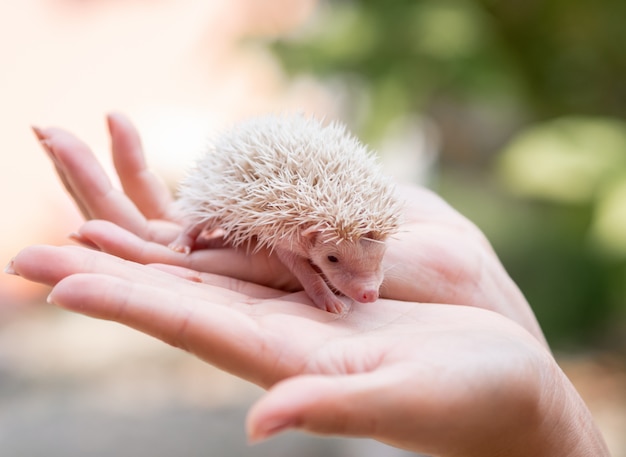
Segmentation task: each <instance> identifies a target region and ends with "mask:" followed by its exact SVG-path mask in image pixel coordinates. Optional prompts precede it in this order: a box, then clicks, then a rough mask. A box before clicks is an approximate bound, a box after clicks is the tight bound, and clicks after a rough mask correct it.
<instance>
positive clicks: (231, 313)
mask: <svg viewBox="0 0 626 457" xmlns="http://www.w3.org/2000/svg"><path fill="white" fill-rule="evenodd" d="M222 299H223V297H222V296H221V295H220V294H219V293H212V294H206V295H205V297H203V298H197V297H193V296H184V299H181V295H180V294H179V293H178V292H177V291H175V290H170V289H168V288H166V287H162V286H155V285H149V284H145V283H138V282H136V281H132V280H127V279H123V278H120V277H114V276H110V275H106V274H75V275H72V276H69V277H67V278H64V279H63V280H61V281H60V282H59V283H58V284H57V285H56V287H55V288H54V289H53V290H52V292H51V293H50V295H49V302H50V303H52V304H55V305H57V306H60V307H62V308H65V309H68V310H71V311H74V312H78V313H81V314H85V315H87V316H90V317H94V318H98V319H105V320H110V321H115V322H119V323H121V324H123V325H126V326H129V327H131V328H134V329H136V330H139V331H141V332H143V333H146V334H148V335H151V336H154V337H155V338H158V339H160V340H162V341H164V342H166V343H167V344H170V345H172V346H175V347H178V348H181V349H183V350H186V351H188V352H191V353H193V354H195V355H197V356H199V357H200V358H202V359H203V360H205V361H207V362H209V363H211V364H213V365H215V366H217V367H218V368H221V369H223V370H225V371H228V372H230V373H233V374H235V375H237V376H240V377H243V378H244V379H248V380H250V381H252V382H257V383H258V382H260V380H261V379H263V378H265V377H269V373H268V372H269V371H270V370H271V369H272V368H273V367H274V366H275V361H274V360H273V351H275V352H279V351H278V350H277V348H268V347H267V345H266V344H264V341H263V334H262V331H261V328H260V327H259V326H258V325H256V323H255V322H254V320H253V319H251V318H250V317H249V316H247V315H246V314H245V313H244V312H241V308H237V307H232V306H223V305H222V304H221V300H222ZM263 348H265V349H267V350H266V351H263V350H262V349H263Z"/></svg>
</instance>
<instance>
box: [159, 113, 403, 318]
mask: <svg viewBox="0 0 626 457" xmlns="http://www.w3.org/2000/svg"><path fill="white" fill-rule="evenodd" d="M178 195H179V199H178V201H177V205H178V207H179V210H180V212H181V214H182V215H183V216H182V217H183V220H184V224H185V229H184V231H183V232H182V233H181V234H180V235H179V236H178V238H177V239H176V240H174V241H173V242H172V243H171V244H170V248H172V249H174V250H175V251H178V252H183V253H189V252H190V251H191V250H192V249H193V248H194V246H195V245H196V244H197V243H196V241H197V239H198V237H201V236H204V234H210V233H214V232H216V231H219V232H220V237H219V240H220V242H221V243H222V244H223V245H227V246H232V247H245V248H246V249H252V250H258V249H261V248H268V249H269V250H270V251H271V252H274V253H276V255H277V256H278V258H279V259H280V260H281V262H282V263H283V264H284V265H285V266H286V267H287V268H288V269H289V270H290V271H291V272H292V273H293V274H294V276H295V277H296V278H297V279H298V280H299V281H300V283H301V285H302V287H303V288H304V290H305V291H306V293H307V294H308V296H309V297H310V298H311V300H312V301H313V302H314V303H315V305H316V306H317V307H319V308H321V309H323V310H326V311H329V312H332V313H341V312H342V311H343V310H344V308H345V305H344V303H343V302H342V301H341V300H340V299H339V298H338V296H337V295H336V294H335V292H334V291H336V292H338V293H339V294H342V295H345V296H347V297H349V298H351V299H352V300H355V301H358V302H361V303H370V302H374V301H376V300H377V299H378V295H379V289H380V285H381V283H382V281H383V268H382V260H383V256H384V253H385V248H386V243H385V241H386V239H387V238H388V237H389V236H390V235H392V234H394V233H396V232H397V231H398V229H399V225H400V214H401V205H400V203H399V201H398V198H397V196H396V190H395V186H394V185H393V183H392V181H391V180H390V179H389V178H387V177H386V176H384V174H383V173H382V170H381V168H380V166H379V164H378V162H377V160H376V157H375V156H374V154H373V153H372V152H371V151H370V150H368V148H367V147H365V146H364V145H363V144H362V143H361V142H360V141H359V140H358V139H356V138H355V137H354V136H353V135H351V134H350V133H348V132H347V130H346V128H345V126H343V125H341V124H339V123H331V124H329V125H323V124H322V123H321V122H320V121H318V120H316V119H314V118H309V117H305V116H303V115H290V116H271V115H270V116H263V117H258V118H253V119H249V120H247V121H243V122H241V123H239V124H236V125H235V126H233V127H232V128H231V129H230V130H227V131H225V132H224V133H222V134H221V135H219V136H218V137H217V138H216V139H215V140H214V142H213V143H212V145H211V147H210V149H209V150H208V151H207V152H206V153H205V154H204V155H203V156H201V157H200V158H199V160H198V161H197V162H196V164H195V166H194V168H192V170H190V172H189V174H188V175H187V176H186V178H184V179H183V181H182V182H181V184H180V186H179V192H178Z"/></svg>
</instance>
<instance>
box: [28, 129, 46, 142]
mask: <svg viewBox="0 0 626 457" xmlns="http://www.w3.org/2000/svg"><path fill="white" fill-rule="evenodd" d="M30 128H31V129H33V132H35V136H36V137H37V139H38V140H39V141H41V140H45V139H46V135H45V134H44V133H43V130H42V129H41V128H39V127H37V126H35V125H31V126H30Z"/></svg>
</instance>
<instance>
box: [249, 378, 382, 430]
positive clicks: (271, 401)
mask: <svg viewBox="0 0 626 457" xmlns="http://www.w3.org/2000/svg"><path fill="white" fill-rule="evenodd" d="M378 378H379V374H378V373H362V374H355V375H344V376H322V375H306V376H297V377H293V378H289V379H287V380H285V381H282V382H280V383H278V384H276V385H275V386H274V387H273V388H272V389H270V391H269V392H268V393H267V394H266V395H265V396H263V397H262V398H261V400H259V401H258V402H257V403H256V404H255V405H254V406H253V407H252V408H251V410H250V412H249V413H248V417H247V421H246V428H247V433H248V438H249V440H250V441H251V442H257V441H261V440H264V439H267V438H269V437H271V436H273V435H276V434H278V433H280V432H282V431H285V430H288V429H300V430H306V431H309V432H313V433H321V434H333V435H348V436H374V435H375V434H376V432H377V424H381V423H384V422H385V421H386V420H388V418H385V417H382V416H381V414H383V411H384V410H385V409H386V408H384V407H382V405H381V404H380V403H381V402H379V400H378V399H379V398H380V397H381V395H384V394H383V393H382V392H381V393H379V392H378V391H379V390H381V389H379V387H378V385H379V383H378V382H377V379H378Z"/></svg>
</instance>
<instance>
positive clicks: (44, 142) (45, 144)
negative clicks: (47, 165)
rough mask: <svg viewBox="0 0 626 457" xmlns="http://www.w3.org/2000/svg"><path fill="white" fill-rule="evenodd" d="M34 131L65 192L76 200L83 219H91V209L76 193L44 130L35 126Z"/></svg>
mask: <svg viewBox="0 0 626 457" xmlns="http://www.w3.org/2000/svg"><path fill="white" fill-rule="evenodd" d="M32 129H33V132H34V133H35V136H36V137H37V139H38V140H39V143H40V144H41V147H42V148H43V150H44V151H45V152H46V154H47V155H48V158H49V159H50V160H51V161H52V163H53V165H54V168H55V171H56V172H57V176H58V177H59V179H60V180H61V183H62V184H63V187H65V190H66V191H67V192H68V193H69V194H70V196H71V197H72V199H73V200H74V203H76V206H78V209H79V211H80V212H81V214H82V215H83V217H84V218H85V219H91V218H92V215H91V214H90V212H89V208H87V207H86V206H85V205H84V204H83V201H82V198H81V197H80V195H77V193H76V191H75V190H74V188H73V187H72V183H71V182H70V180H69V179H68V177H67V175H66V173H65V170H64V169H63V166H62V164H61V162H60V161H59V159H57V157H56V156H55V154H54V151H53V149H52V147H51V145H50V142H49V140H48V139H47V136H46V134H45V132H44V131H43V130H42V129H40V128H39V127H35V126H33V127H32Z"/></svg>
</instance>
